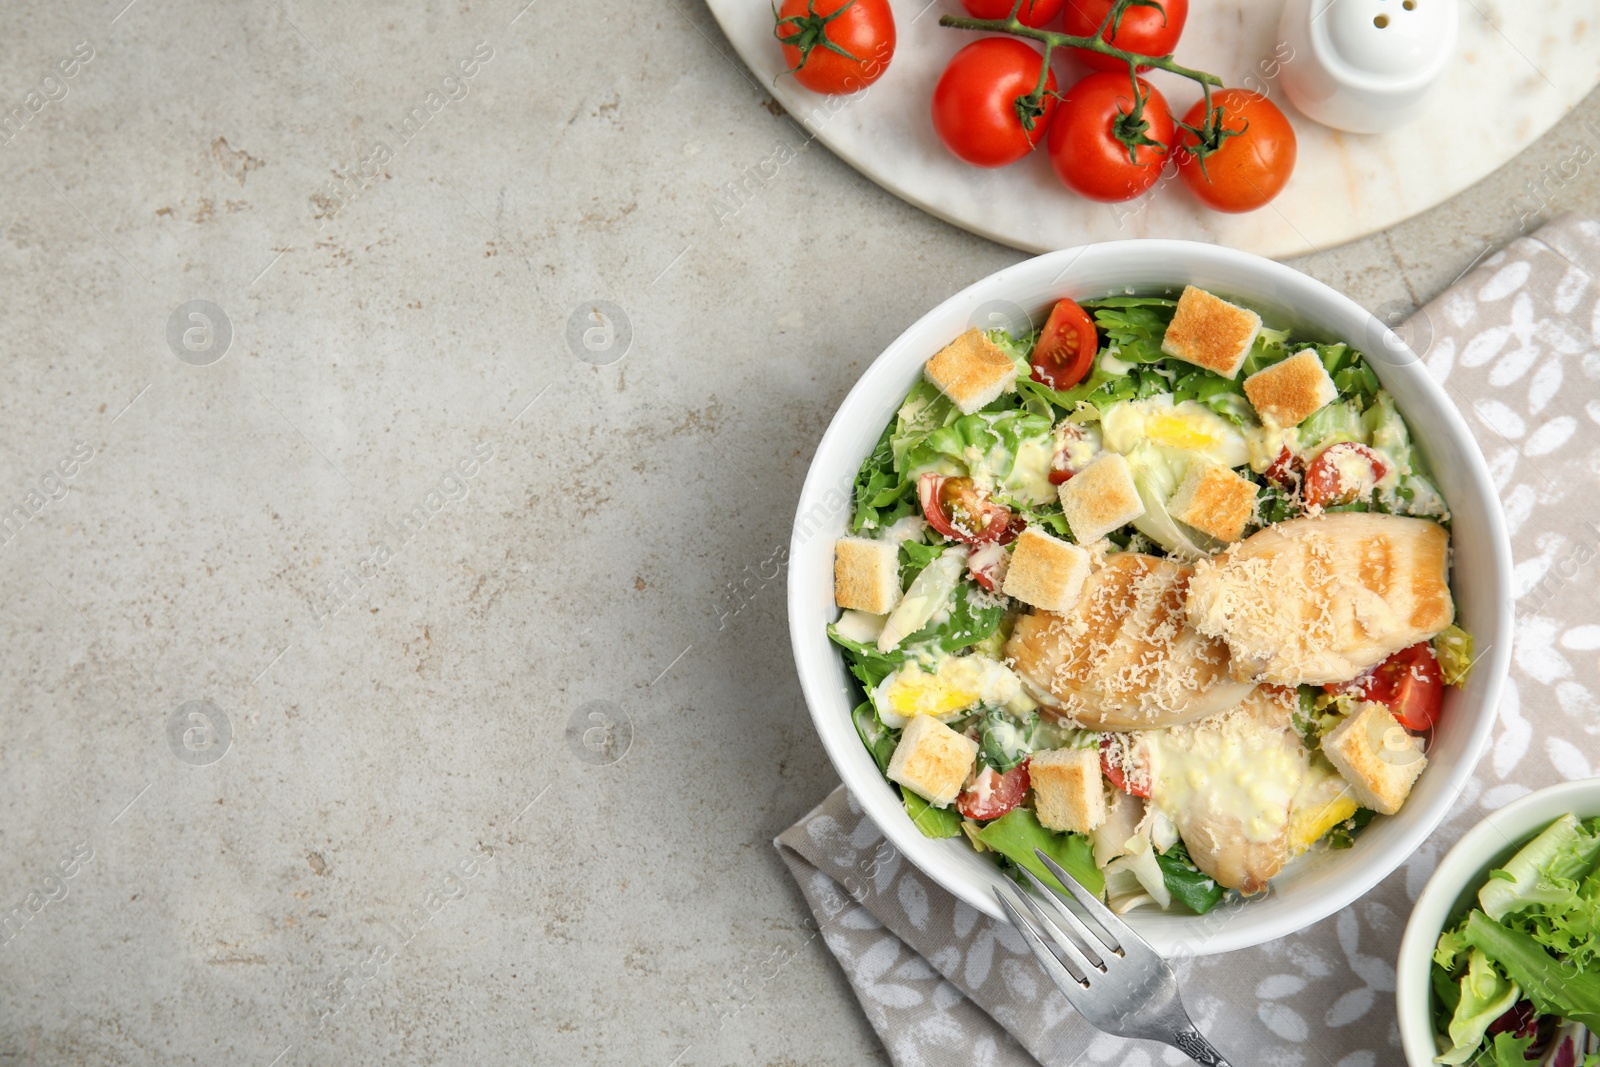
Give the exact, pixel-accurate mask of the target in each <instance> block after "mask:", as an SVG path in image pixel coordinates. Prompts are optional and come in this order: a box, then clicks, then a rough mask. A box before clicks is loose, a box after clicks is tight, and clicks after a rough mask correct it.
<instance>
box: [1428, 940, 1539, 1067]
mask: <svg viewBox="0 0 1600 1067" xmlns="http://www.w3.org/2000/svg"><path fill="white" fill-rule="evenodd" d="M1460 988H1461V999H1460V1000H1459V1001H1458V1002H1457V1004H1456V1010H1455V1014H1454V1015H1452V1016H1451V1017H1450V1026H1449V1034H1450V1043H1451V1046H1450V1049H1449V1050H1448V1051H1446V1052H1445V1053H1444V1054H1443V1055H1441V1056H1440V1057H1439V1059H1438V1062H1439V1063H1466V1062H1467V1061H1468V1060H1470V1059H1472V1058H1473V1057H1474V1056H1475V1055H1477V1052H1478V1048H1479V1046H1480V1045H1482V1044H1483V1035H1484V1034H1485V1033H1487V1032H1488V1029H1489V1024H1490V1023H1492V1022H1494V1021H1495V1020H1496V1019H1498V1018H1500V1016H1502V1015H1504V1014H1505V1013H1506V1012H1508V1011H1510V1010H1511V1007H1512V1005H1514V1004H1516V1002H1517V1001H1518V1000H1519V999H1520V998H1521V991H1520V990H1518V989H1517V984H1516V983H1515V982H1513V981H1511V980H1510V979H1508V978H1506V976H1505V975H1503V974H1501V973H1500V972H1499V970H1498V969H1496V967H1495V966H1494V964H1493V963H1491V962H1490V960H1489V957H1488V955H1487V954H1485V953H1484V952H1483V951H1482V950H1481V949H1478V948H1474V949H1473V950H1472V953H1471V955H1470V956H1468V957H1467V973H1466V974H1465V975H1463V976H1462V978H1461V983H1460Z"/></svg>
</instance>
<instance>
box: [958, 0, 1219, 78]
mask: <svg viewBox="0 0 1600 1067" xmlns="http://www.w3.org/2000/svg"><path fill="white" fill-rule="evenodd" d="M1115 2H1116V0H1072V3H1070V4H1068V5H1067V17H1066V31H1067V32H1068V33H1070V34H1072V36H1074V37H1092V36H1094V31H1095V30H1097V29H1099V28H1100V27H1101V25H1102V24H1104V22H1105V21H1106V15H1108V14H1110V13H1111V8H1112V5H1113V4H1114V3H1115ZM967 6H968V10H970V9H971V4H970V3H969V4H968V5H967ZM1001 17H1002V18H1003V17H1004V16H1001ZM1188 20H1189V0H1162V3H1161V7H1160V8H1154V7H1130V8H1128V9H1127V10H1125V11H1123V13H1122V19H1121V20H1120V21H1119V22H1118V23H1117V27H1116V33H1115V34H1113V33H1112V32H1111V28H1110V27H1107V28H1106V32H1105V33H1102V34H1101V35H1100V39H1101V40H1102V41H1105V42H1106V43H1107V44H1112V45H1116V46H1117V47H1118V48H1122V49H1126V50H1127V51H1129V52H1137V53H1139V54H1140V55H1142V56H1170V55H1171V54H1172V51H1173V49H1174V48H1176V47H1177V45H1178V38H1179V37H1181V36H1183V24H1184V23H1185V22H1187V21H1188ZM1072 51H1073V54H1074V55H1076V56H1077V57H1078V58H1079V59H1081V60H1083V61H1084V63H1086V64H1087V65H1088V66H1089V67H1091V68H1092V69H1094V70H1115V71H1126V70H1127V69H1128V65H1127V64H1126V63H1124V62H1123V61H1122V60H1120V59H1117V58H1116V57H1115V56H1107V55H1101V54H1100V53H1099V52H1091V51H1089V50H1088V49H1087V48H1074V49H1073V50H1072ZM1139 69H1140V70H1141V71H1145V70H1149V69H1150V68H1149V67H1146V66H1141V67H1140V68H1139Z"/></svg>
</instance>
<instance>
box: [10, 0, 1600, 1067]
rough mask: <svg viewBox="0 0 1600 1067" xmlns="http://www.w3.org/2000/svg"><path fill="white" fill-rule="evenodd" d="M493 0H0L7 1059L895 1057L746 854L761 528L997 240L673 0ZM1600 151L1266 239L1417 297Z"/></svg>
mask: <svg viewBox="0 0 1600 1067" xmlns="http://www.w3.org/2000/svg"><path fill="white" fill-rule="evenodd" d="M525 2H526V0H510V2H504V3H502V2H493V3H480V2H466V0H463V2H461V3H459V4H452V5H448V6H444V7H441V8H439V9H436V10H427V11H423V10H415V9H413V7H412V6H410V5H401V4H388V5H379V4H365V5H347V6H344V7H341V8H339V9H332V8H329V7H326V6H324V5H318V4H308V3H304V2H303V0H259V2H249V3H242V4H236V5H226V6H223V5H213V4H207V3H200V2H196V0H133V2H132V3H128V0H94V2H85V0H68V2H65V3H44V2H41V0H24V2H22V3H10V4H7V5H6V7H5V8H4V10H3V12H0V75H3V76H0V94H3V96H0V111H3V112H5V113H7V114H12V115H13V117H12V120H11V123H10V125H9V126H8V127H7V128H6V129H5V130H4V144H3V150H0V188H3V190H4V193H3V196H4V200H3V210H0V233H3V240H0V277H3V278H4V281H5V286H4V298H3V299H0V337H3V338H4V349H5V360H4V363H3V364H0V382H3V385H0V472H3V481H0V494H3V496H0V512H3V514H4V532H3V535H0V537H3V544H0V642H3V645H0V647H3V650H4V651H3V654H0V655H3V659H0V663H3V669H0V782H3V785H0V913H3V914H0V918H3V919H4V923H3V932H0V1062H3V1063H24V1062H25V1063H35V1062H38V1063H90V1064H102V1063H103V1064H114V1063H136V1064H221V1063H229V1064H233V1063H238V1064H259V1065H261V1067H267V1065H270V1064H296V1063H298V1064H312V1063H319V1064H320V1063H338V1062H363V1061H364V1062H377V1061H379V1060H380V1059H382V1060H385V1061H389V1062H406V1063H434V1062H440V1063H446V1062H447V1063H468V1062H479V1063H503V1062H513V1061H516V1062H541V1063H544V1062H549V1063H601V1062H604V1063H621V1062H626V1063H630V1064H639V1065H644V1067H668V1065H670V1064H675V1063H676V1064H685V1065H687V1064H721V1063H740V1064H749V1063H757V1064H790V1063H808V1064H809V1063H860V1062H864V1061H872V1060H874V1059H875V1058H878V1057H881V1055H882V1053H881V1051H880V1050H879V1049H878V1047H877V1045H876V1043H875V1040H874V1038H873V1037H872V1034H871V1032H870V1030H869V1029H868V1028H867V1026H866V1025H865V1023H864V1021H863V1019H862V1018H861V1016H860V1014H859V1010H858V1008H857V1006H856V1005H855V1003H854V1001H853V999H852V998H851V996H850V993H849V991H848V988H847V986H846V985H845V984H844V982H843V981H842V979H841V977H840V975H839V973H838V972H837V970H836V968H835V967H834V965H833V963H832V961H831V959H830V957H829V956H828V955H827V954H826V952H825V951H824V950H823V948H822V946H821V944H820V943H819V942H818V941H816V940H814V939H812V938H811V936H810V935H809V932H808V931H807V930H806V929H805V928H804V927H803V925H802V917H803V916H804V915H805V911H804V909H803V907H802V905H801V902H800V898H799V896H798V893H797V891H796V889H795V888H794V886H793V885H791V884H790V882H789V880H788V878H787V876H786V874H785V873H784V870H783V868H782V866H781V864H780V863H779V860H778V857H777V856H776V854H775V853H774V852H773V850H772V848H771V846H770V843H769V842H770V839H771V838H772V836H773V835H774V834H775V833H776V832H777V831H779V830H780V829H782V828H783V827H785V826H787V825H788V824H789V823H790V822H792V821H793V820H794V819H795V818H796V817H797V816H799V815H800V814H801V813H803V812H804V811H805V810H806V809H807V808H809V807H810V806H811V805H812V804H813V803H815V802H816V801H817V800H818V799H819V798H821V797H822V796H823V795H824V794H825V793H826V792H827V791H828V790H829V789H830V788H831V787H832V785H833V784H834V782H835V776H834V774H833V771H832V770H831V768H830V767H829V766H828V764H827V762H826V760H825V758H824V756H823V753H822V750H821V748H820V747H819V745H818V744H817V742H816V740H815V738H814V736H813V734H812V730H811V726H810V723H809V720H808V717H807V714H806V711H805V708H804V706H803V704H802V702H801V699H800V694H799V690H798V687H797V685H796V683H795V679H794V674H793V668H792V665H791V660H790V658H789V652H788V644H787V633H786V630H785V623H784V612H783V591H782V590H783V570H782V548H783V546H785V545H786V544H787V541H788V537H789V520H790V513H791V507H792V501H793V500H794V499H795V496H796V494H797V491H798V488H799V485H800V481H801V478H802V477H803V475H804V472H805V469H806V464H807V460H808V458H809V455H810V452H811V449H812V448H813V446H814V444H815V442H816V440H817V439H818V437H819V435H820V434H821V432H822V430H823V427H824V426H825V425H826V422H827V420H828V418H829V415H830V413H831V411H832V410H833V408H834V406H835V405H836V404H837V403H838V401H839V400H840V398H841V397H842V396H843V395H844V393H845V391H846V390H847V389H848V387H849V386H850V384H851V383H852V381H853V380H854V379H855V377H856V376H857V374H858V373H859V372H860V371H861V369H862V368H863V366H865V364H866V363H867V362H868V361H869V360H870V359H871V358H872V357H873V356H874V355H875V354H876V353H877V352H878V351H879V350H880V349H881V348H882V347H883V346H884V345H885V344H886V343H887V342H888V341H889V340H890V339H891V338H893V337H894V336H895V335H896V334H897V333H898V332H899V331H900V330H901V329H902V328H904V327H905V326H906V325H907V324H908V323H910V322H911V321H912V320H913V319H914V318H915V317H916V316H918V315H919V314H920V313H921V312H922V311H923V310H925V309H926V308H927V307H929V306H930V305H932V304H933V303H935V302H937V301H938V300H940V299H942V298H943V297H945V296H946V295H948V294H949V293H951V292H953V291H954V290H956V289H957V288H959V287H961V286H964V285H966V284H967V283H969V282H971V281H973V280H975V279H977V278H979V277H981V276H983V275H985V274H987V273H989V272H991V271H993V270H995V269H996V268H998V267H1000V266H1002V265H1004V264H1006V263H1010V262H1013V261H1014V260H1016V259H1017V258H1019V257H1018V254H1017V253H1015V252H1012V251H1010V250H1008V249H1005V248H1001V247H998V246H995V245H992V244H988V243H986V242H984V241H982V240H980V239H977V238H973V237H970V236H968V235H965V234H963V233H961V232H958V231H956V230H954V229H952V228H950V227H949V226H946V225H944V224H943V223H940V222H937V221H935V220H933V219H931V218H928V217H926V216H924V215H922V214H920V213H918V212H917V211H916V210H914V209H912V208H909V207H907V206H905V205H903V204H901V203H900V202H898V201H897V200H895V199H894V198H893V197H891V196H889V195H887V194H885V193H884V192H882V191H881V190H879V189H877V188H876V187H874V186H872V185H870V184H869V183H867V182H865V181H864V180H863V179H861V178H860V177H859V176H857V175H856V174H855V173H854V172H853V171H851V170H850V169H849V168H848V167H846V166H844V165H843V164H841V163H840V162H839V161H838V160H836V159H834V158H832V157H830V156H829V155H828V154H827V153H826V152H825V151H823V150H821V149H818V148H808V147H807V146H806V142H805V138H804V135H803V134H802V133H801V132H800V131H799V130H798V129H797V128H796V127H795V126H794V125H793V124H792V123H790V122H789V121H788V120H787V119H786V117H785V116H784V115H783V114H781V112H780V111H779V109H777V108H775V107H774V106H773V105H772V104H771V103H770V101H769V98H768V97H767V95H766V94H765V92H764V91H763V89H762V87H761V86H760V85H758V84H754V83H753V82H752V80H751V79H750V78H748V77H747V76H746V74H745V72H744V71H743V70H742V68H739V67H737V66H736V65H734V64H732V63H731V62H730V61H729V59H728V56H729V55H730V52H729V50H728V47H727V44H726V42H725V41H724V40H723V39H722V37H721V35H720V33H719V31H718V29H717V27H716V26H715V24H714V23H713V22H712V20H711V19H710V17H709V16H708V15H707V13H706V12H705V11H704V10H703V9H702V8H700V7H699V6H697V5H694V4H692V3H690V0H666V2H664V3H654V4H650V5H638V4H625V3H621V2H618V0H585V2H584V3H583V4H573V3H561V2H559V0H538V2H535V3H531V4H527V6H525V7H524V6H523V4H524V3H525ZM80 42H85V43H82V44H80ZM68 71H71V76H70V77H69V76H67V72H68ZM463 71H465V72H467V73H463ZM30 93H37V94H38V95H37V96H35V97H33V98H32V99H31V100H30V97H29V94H30ZM430 94H433V95H431V96H430ZM13 109H16V110H15V112H13ZM775 112H779V113H775ZM1597 144H1600V99H1597V98H1595V97H1591V98H1590V99H1589V100H1588V101H1587V102H1586V103H1585V104H1584V105H1582V106H1581V107H1580V108H1579V110H1578V111H1577V112H1575V113H1574V114H1572V115H1570V116H1568V117H1567V118H1565V119H1564V120H1563V121H1562V122H1561V124H1560V125H1558V126H1557V127H1556V128H1555V130H1554V131H1553V132H1552V133H1551V134H1550V135H1548V136H1546V137H1545V138H1544V139H1543V140H1541V141H1540V142H1539V143H1538V144H1537V145H1536V146H1535V147H1534V148H1533V149H1532V150H1530V151H1529V152H1528V153H1526V154H1525V155H1523V156H1522V157H1520V158H1519V159H1517V160H1516V161H1515V162H1514V163H1513V164H1511V165H1510V166H1508V167H1507V168H1505V169H1504V170H1502V171H1501V172H1499V173H1497V174H1496V175H1495V176H1494V177H1493V178H1491V179H1490V180H1489V181H1487V182H1486V183H1484V184H1483V185H1481V186H1479V187H1477V188H1474V189H1473V190H1471V191H1469V192H1468V193H1466V194H1465V195H1463V196H1461V197H1460V198H1458V199H1456V200H1455V201H1452V202H1450V203H1448V204H1446V205H1444V206H1443V207H1441V208H1439V209H1438V210H1435V211H1433V212H1431V213H1429V214H1427V215H1425V216H1423V217H1421V218H1418V219H1415V220H1413V221H1411V222H1409V223H1406V224H1405V225H1403V226H1399V227H1397V228H1395V229H1394V230H1392V231H1390V232H1388V233H1385V234H1382V235H1379V236H1377V237H1374V238H1371V239H1368V240H1364V241H1361V242H1359V243H1357V244H1354V245H1351V246H1349V247H1345V248H1341V249H1335V250H1331V251H1329V252H1326V253H1324V254H1321V255H1317V256H1314V257H1311V258H1309V259H1305V260H1302V261H1299V262H1298V263H1297V265H1298V266H1300V267H1301V268H1303V269H1305V270H1307V271H1309V272H1310V273H1312V274H1314V275H1316V276H1318V277H1320V278H1322V279H1324V280H1326V281H1328V282H1330V283H1332V284H1334V285H1337V286H1339V287H1341V288H1343V289H1345V290H1346V291H1348V292H1350V293H1351V294H1353V295H1354V296H1355V297H1356V298H1358V299H1359V300H1362V301H1363V302H1365V303H1367V304H1368V305H1370V306H1373V307H1382V308H1384V309H1385V310H1386V311H1387V312H1390V313H1393V314H1395V315H1399V314H1401V313H1403V312H1404V311H1405V310H1407V309H1409V308H1410V307H1412V306H1414V305H1415V304H1416V303H1418V302H1420V301H1421V300H1423V299H1425V298H1426V297H1428V296H1429V295H1430V294H1432V293H1434V292H1435V291H1437V290H1439V289H1440V288H1442V287H1443V286H1444V285H1446V284H1447V283H1448V282H1449V281H1450V280H1451V279H1452V278H1454V277H1455V276H1456V275H1457V274H1459V273H1460V272H1461V271H1462V270H1463V269H1464V268H1466V267H1467V266H1468V265H1469V264H1470V263H1472V262H1473V261H1474V260H1475V259H1476V258H1477V257H1478V256H1479V255H1480V254H1482V253H1483V252H1484V251H1485V250H1486V249H1488V248H1489V247H1491V246H1493V245H1495V244H1496V243H1498V242H1500V241H1503V240H1504V239H1506V238H1508V237H1509V236H1511V235H1513V234H1514V233H1516V232H1518V231H1519V230H1522V229H1525V228H1528V227H1529V226H1531V225H1532V224H1533V223H1534V222H1535V221H1536V219H1537V218H1538V217H1542V216H1548V215H1550V214H1552V213H1554V212H1557V211H1560V210H1563V209H1567V208H1578V209H1582V210H1588V211H1600V178H1597V177H1596V174H1595V167H1593V166H1591V165H1588V161H1589V160H1590V159H1592V158H1593V156H1594V155H1595V153H1596V147H1595V146H1596V145H1597ZM1463 150H1464V151H1466V150H1470V149H1469V148H1467V147H1464V148H1463ZM774 159H782V160H785V162H782V163H781V164H777V165H772V164H769V165H767V166H765V167H764V166H763V164H767V163H768V161H770V160H774ZM752 174H753V175H756V177H754V178H752V177H750V176H751V175H752ZM730 182H734V183H738V184H739V186H740V188H742V189H743V190H744V192H742V193H740V194H738V195H737V196H734V195H732V194H729V193H728V192H727V189H726V186H727V183H730ZM1529 183H1541V184H1540V188H1541V190H1542V191H1540V192H1537V193H1535V192H1533V191H1531V190H1532V188H1533V186H1531V185H1530V184H1529ZM192 301H203V302H204V303H199V304H193V303H190V302H192ZM596 306H598V307H600V308H601V309H602V310H606V309H607V308H609V309H610V310H609V312H608V314H609V315H610V318H609V320H608V321H609V322H610V323H611V324H612V325H611V326H610V327H606V326H603V325H600V324H599V323H597V322H596V321H595V320H593V319H592V318H590V317H589V316H590V309H592V308H594V307H596Z"/></svg>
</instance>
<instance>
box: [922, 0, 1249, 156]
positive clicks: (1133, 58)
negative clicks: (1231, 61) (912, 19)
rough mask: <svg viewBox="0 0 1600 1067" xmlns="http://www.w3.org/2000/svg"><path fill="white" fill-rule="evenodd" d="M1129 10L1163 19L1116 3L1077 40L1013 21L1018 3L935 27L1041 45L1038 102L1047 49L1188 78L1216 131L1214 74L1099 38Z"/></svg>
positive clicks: (1128, 0)
mask: <svg viewBox="0 0 1600 1067" xmlns="http://www.w3.org/2000/svg"><path fill="white" fill-rule="evenodd" d="M1130 7H1153V8H1155V9H1156V10H1158V11H1160V12H1161V14H1162V17H1163V18H1165V17H1166V9H1165V8H1163V7H1162V6H1161V4H1160V3H1159V2H1158V0H1118V2H1117V3H1116V4H1114V5H1113V6H1112V8H1111V10H1110V11H1109V12H1107V13H1106V17H1105V20H1104V21H1103V22H1101V23H1100V27H1099V28H1098V29H1097V30H1095V32H1094V34H1093V35H1092V36H1088V37H1079V36H1076V35H1074V34H1070V33H1060V32H1058V31H1055V30H1041V29H1035V28H1034V27H1032V26H1028V25H1026V24H1024V23H1023V22H1022V20H1021V19H1019V18H1017V13H1018V12H1019V11H1021V10H1022V3H1021V2H1020V0H1019V2H1018V3H1017V4H1016V5H1015V6H1014V7H1013V8H1012V9H1011V15H1010V16H1009V17H1007V18H1003V19H975V18H965V17H962V16H959V15H944V16H941V17H940V19H939V25H941V26H949V27H950V28H951V29H956V30H974V31H976V32H979V33H1008V34H1010V35H1011V36H1013V37H1025V38H1027V39H1028V40H1030V41H1038V42H1040V43H1041V44H1043V45H1044V46H1045V64H1044V68H1043V70H1041V71H1040V73H1039V88H1038V89H1035V90H1034V92H1033V94H1032V97H1033V98H1035V99H1037V100H1040V101H1042V100H1043V97H1044V79H1045V75H1046V74H1047V73H1048V72H1049V69H1050V52H1051V50H1053V49H1056V48H1082V49H1084V50H1085V51H1088V52H1098V53H1100V54H1101V55H1103V56H1111V57H1112V58H1113V59H1120V60H1122V61H1123V62H1124V63H1126V64H1128V74H1129V77H1130V78H1134V77H1137V71H1138V68H1139V67H1150V68H1152V69H1154V70H1164V71H1166V72H1167V73H1169V74H1176V75H1178V76H1179V77H1180V78H1188V79H1189V80H1190V81H1194V82H1199V83H1200V87H1201V89H1202V90H1203V91H1204V93H1205V96H1206V111H1207V114H1215V116H1216V125H1217V126H1218V127H1219V128H1220V126H1221V122H1222V109H1221V108H1213V107H1212V106H1211V87H1212V86H1213V85H1215V86H1217V87H1218V88H1221V87H1222V79H1221V78H1219V77H1217V76H1216V75H1215V74H1209V73H1207V72H1206V71H1203V70H1195V69H1194V68H1193V67H1186V66H1184V65H1183V64H1181V63H1178V62H1176V61H1174V60H1173V58H1172V56H1171V54H1168V55H1164V56H1147V55H1143V54H1141V53H1139V52H1130V51H1128V50H1127V49H1126V48H1118V47H1117V46H1116V45H1114V44H1111V43H1110V42H1109V41H1106V40H1104V39H1103V36H1102V35H1104V34H1105V31H1106V30H1107V29H1110V30H1111V35H1115V33H1116V27H1117V26H1119V25H1120V24H1121V22H1122V16H1123V14H1124V13H1126V11H1127V10H1128V8H1130ZM1134 87H1135V90H1134V95H1135V96H1139V97H1141V101H1140V105H1138V107H1139V110H1140V112H1141V115H1142V111H1143V108H1142V103H1143V101H1142V96H1143V94H1141V93H1139V92H1138V83H1137V82H1135V83H1134ZM1023 99H1024V98H1023V97H1018V104H1019V105H1020V104H1021V101H1022V100H1023ZM1208 124H1209V123H1208ZM1224 132H1225V135H1228V136H1231V135H1232V134H1233V133H1234V132H1235V131H1231V130H1229V131H1224ZM1124 143H1127V142H1124ZM1152 143H1153V142H1152ZM1130 151H1131V148H1130Z"/></svg>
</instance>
